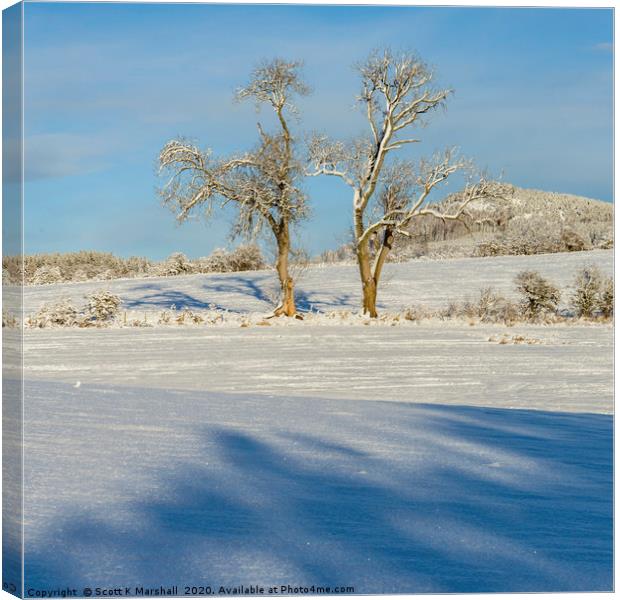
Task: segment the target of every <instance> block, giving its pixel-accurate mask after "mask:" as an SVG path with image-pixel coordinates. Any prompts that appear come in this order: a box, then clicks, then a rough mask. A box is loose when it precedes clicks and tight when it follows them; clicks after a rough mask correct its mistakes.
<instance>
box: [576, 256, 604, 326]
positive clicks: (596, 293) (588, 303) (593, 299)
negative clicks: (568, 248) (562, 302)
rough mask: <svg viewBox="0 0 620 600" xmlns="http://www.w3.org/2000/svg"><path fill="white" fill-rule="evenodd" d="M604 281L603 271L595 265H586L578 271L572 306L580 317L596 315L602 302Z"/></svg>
mask: <svg viewBox="0 0 620 600" xmlns="http://www.w3.org/2000/svg"><path fill="white" fill-rule="evenodd" d="M602 283H603V279H602V277H601V272H600V271H599V270H598V269H597V268H596V267H594V266H588V267H585V268H583V269H581V271H579V272H578V273H577V276H576V277H575V281H574V291H573V293H572V295H571V297H570V306H571V308H572V309H574V311H575V314H576V315H577V316H578V317H592V316H594V311H595V310H597V308H598V306H599V303H600V296H601V286H602Z"/></svg>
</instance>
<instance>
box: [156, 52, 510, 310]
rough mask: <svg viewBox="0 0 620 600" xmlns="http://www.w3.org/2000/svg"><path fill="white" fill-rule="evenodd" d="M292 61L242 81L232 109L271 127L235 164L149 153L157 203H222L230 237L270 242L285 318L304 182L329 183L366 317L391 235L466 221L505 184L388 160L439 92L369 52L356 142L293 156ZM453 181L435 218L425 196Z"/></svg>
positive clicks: (178, 209) (438, 102)
mask: <svg viewBox="0 0 620 600" xmlns="http://www.w3.org/2000/svg"><path fill="white" fill-rule="evenodd" d="M301 67H302V64H301V62H298V61H285V60H282V59H275V60H272V61H269V62H264V63H262V64H261V65H259V66H258V67H257V68H256V69H255V70H254V72H253V73H252V76H251V79H250V82H249V83H248V84H247V85H246V86H245V87H242V88H240V89H239V90H238V91H237V98H238V99H240V100H252V101H254V102H255V103H257V105H259V106H267V107H270V108H271V109H272V110H273V111H274V113H275V115H276V117H277V120H276V123H277V128H276V130H275V131H273V132H266V131H265V130H264V129H263V127H262V126H261V125H260V123H259V124H258V141H257V144H256V146H255V147H254V148H253V149H252V150H249V151H248V152H245V153H244V154H241V155H238V156H232V157H228V158H221V157H217V156H214V155H213V153H212V151H211V150H201V149H200V148H198V147H197V146H195V145H193V144H191V143H190V142H188V141H187V140H185V139H175V140H171V141H169V142H168V143H167V144H166V145H165V146H164V147H163V149H162V151H161V153H160V155H159V170H160V174H161V175H162V176H165V179H164V184H163V185H162V187H161V189H160V192H161V195H162V198H163V202H164V204H165V205H167V206H168V207H169V208H170V209H171V210H172V211H173V212H174V213H175V215H176V217H177V219H178V220H179V221H184V220H185V219H186V218H188V217H189V216H190V215H191V214H192V213H193V212H195V211H203V212H204V214H205V215H206V216H207V217H208V216H209V215H210V214H211V213H212V211H213V210H214V209H216V208H221V207H223V206H225V205H227V204H233V205H234V207H235V208H236V211H235V214H236V220H235V222H234V224H233V230H232V232H231V233H232V235H233V236H246V237H255V236H257V235H259V234H261V233H267V234H268V235H273V237H274V239H275V242H276V247H277V259H276V264H275V268H276V271H277V274H278V278H279V281H280V287H281V298H280V302H279V304H278V306H277V307H276V309H275V311H274V315H275V316H288V317H293V316H296V315H297V311H296V307H295V282H294V280H293V277H292V276H291V271H290V268H289V260H290V255H291V227H292V226H293V225H294V224H295V223H297V222H299V221H301V220H303V219H305V218H307V217H308V199H307V197H306V195H305V194H304V193H303V191H302V189H301V181H302V180H303V178H304V177H315V176H331V177H337V178H340V179H341V180H342V181H343V182H344V183H345V184H346V185H348V186H349V187H350V188H351V198H352V226H353V231H354V243H355V254H356V257H357V262H358V266H359V274H360V281H361V289H362V294H361V299H362V302H361V305H362V309H363V312H364V313H365V314H367V315H369V316H370V317H376V316H377V290H378V287H379V282H380V280H381V272H382V269H383V266H384V264H385V262H386V259H387V257H388V255H389V253H390V251H391V249H392V245H393V243H394V239H395V236H398V235H405V236H407V235H409V231H408V230H409V229H410V226H411V223H412V222H413V221H414V220H415V219H416V218H417V217H420V216H423V215H431V216H434V217H436V218H438V219H443V220H457V219H461V218H463V217H464V216H466V215H467V214H468V213H467V207H468V205H470V203H472V202H474V201H476V200H481V199H491V200H496V199H500V198H505V197H507V196H508V195H509V194H510V193H511V188H510V186H507V185H505V184H501V183H498V182H496V181H492V180H489V179H488V178H487V177H485V176H484V175H481V174H478V173H476V171H475V170H474V168H473V165H472V164H471V163H470V162H469V161H467V160H465V159H463V158H461V157H460V156H459V155H458V154H457V152H456V150H455V149H448V150H446V151H444V152H442V153H438V154H435V155H434V156H432V157H431V158H429V159H425V160H421V161H418V162H417V163H414V162H412V161H410V160H406V159H402V158H399V156H398V155H399V153H400V154H402V152H399V151H401V150H402V149H403V148H405V147H406V146H408V145H410V144H415V143H418V142H419V141H420V140H418V139H415V138H413V137H411V135H412V132H413V131H415V130H416V128H417V126H418V125H419V122H420V120H421V117H423V116H424V115H426V114H428V113H431V112H433V111H434V110H435V109H437V108H439V107H440V106H442V105H443V104H444V103H445V101H446V99H447V97H448V96H449V95H450V93H451V90H447V89H438V88H436V87H435V86H434V82H433V73H432V71H431V70H430V69H429V68H428V67H427V66H426V65H425V64H424V63H423V62H422V61H421V60H420V59H418V58H417V57H416V56H415V55H414V54H412V53H402V54H394V53H392V52H391V51H389V50H384V51H375V52H373V53H371V54H370V56H369V57H368V58H367V60H366V61H365V62H364V63H363V64H361V65H360V66H359V67H358V72H359V76H360V80H361V91H360V93H359V95H358V96H357V101H358V103H359V104H360V106H361V109H362V110H363V113H364V115H365V117H366V118H367V121H368V134H367V135H365V136H362V137H359V138H357V139H354V140H353V141H350V142H347V143H344V142H340V141H334V140H331V139H329V138H328V137H327V136H323V135H314V136H313V137H312V138H311V139H309V140H308V141H307V142H306V143H305V144H304V147H303V148H300V144H299V143H298V140H297V138H296V136H295V135H293V133H292V132H291V129H290V125H289V123H290V120H291V119H290V117H291V114H292V113H295V112H296V108H295V100H296V98H297V97H299V96H305V95H308V94H309V91H310V90H309V88H308V86H307V85H306V84H305V83H304V81H303V79H302V76H301ZM457 172H459V173H461V175H463V177H464V182H463V187H462V190H461V191H460V192H459V193H458V194H455V195H453V197H452V200H451V202H449V203H447V204H446V203H442V210H441V211H440V210H438V209H437V206H436V205H435V206H434V205H433V204H432V203H431V202H430V200H431V192H432V191H433V190H434V189H435V188H436V187H437V186H439V185H440V184H442V183H444V182H445V181H446V180H447V179H448V177H450V175H452V174H453V173H457Z"/></svg>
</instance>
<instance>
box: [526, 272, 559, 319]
mask: <svg viewBox="0 0 620 600" xmlns="http://www.w3.org/2000/svg"><path fill="white" fill-rule="evenodd" d="M515 283H516V285H517V290H518V291H519V292H520V294H521V296H522V305H521V306H522V310H523V314H524V315H525V316H526V317H527V318H536V317H539V316H541V315H543V314H545V313H550V312H555V311H556V310H557V307H558V303H559V302H560V290H558V288H557V287H555V286H554V285H553V284H552V283H550V282H549V281H547V280H546V279H545V278H544V277H542V275H540V273H538V272H536V271H522V272H521V273H519V274H518V275H517V277H516V278H515Z"/></svg>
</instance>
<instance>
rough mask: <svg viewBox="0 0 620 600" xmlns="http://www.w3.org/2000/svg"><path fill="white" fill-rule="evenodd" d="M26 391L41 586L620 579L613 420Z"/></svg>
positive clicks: (284, 400) (403, 585)
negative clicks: (615, 572)
mask: <svg viewBox="0 0 620 600" xmlns="http://www.w3.org/2000/svg"><path fill="white" fill-rule="evenodd" d="M26 393H27V395H28V406H27V409H26V440H27V446H26V452H27V457H28V460H27V463H26V473H25V477H26V489H27V490H28V494H27V496H26V507H25V509H26V514H27V524H26V565H27V566H26V581H27V585H28V587H31V588H35V589H54V588H55V587H65V586H69V587H75V588H78V589H79V590H81V589H82V588H83V587H84V586H90V587H95V586H108V587H116V586H136V585H144V586H159V585H178V586H180V588H181V586H184V585H190V586H191V585H195V586H201V585H203V586H212V587H213V588H214V591H217V590H218V589H219V586H227V585H235V584H244V585H250V584H254V585H256V584H259V585H263V586H270V585H278V586H279V585H291V586H300V585H301V586H311V585H316V586H353V587H354V588H355V591H356V592H357V593H385V592H410V593H411V592H473V591H480V592H482V591H517V590H519V591H541V590H547V591H559V590H609V589H611V586H612V530H611V518H612V479H611V460H612V420H611V417H610V416H607V415H594V414H569V413H563V412H543V411H532V410H507V409H498V408H495V409H491V408H476V407H467V406H437V405H426V404H410V403H394V402H377V401H374V402H373V401H371V402H358V401H356V400H331V399H330V400H326V399H318V398H311V397H308V398H299V399H295V400H291V399H290V398H289V397H287V396H266V397H265V396H258V395H256V394H240V395H233V394H224V393H221V392H219V393H214V392H207V391H193V390H173V389H165V390H164V389H150V390H148V389H143V388H130V387H119V386H115V385H96V384H92V385H91V384H87V385H82V386H80V387H79V388H74V387H72V386H71V385H68V384H65V383H50V382H27V390H26ZM419 399H420V400H422V399H423V396H421V397H420V398H419ZM181 589H182V588H181Z"/></svg>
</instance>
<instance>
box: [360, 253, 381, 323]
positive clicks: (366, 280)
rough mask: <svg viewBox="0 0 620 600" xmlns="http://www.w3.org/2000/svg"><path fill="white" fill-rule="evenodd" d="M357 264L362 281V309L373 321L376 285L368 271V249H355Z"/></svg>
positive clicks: (375, 313) (375, 312)
mask: <svg viewBox="0 0 620 600" xmlns="http://www.w3.org/2000/svg"><path fill="white" fill-rule="evenodd" d="M357 264H358V266H359V269H360V278H361V280H362V308H363V313H364V314H365V315H369V316H370V317H372V318H373V319H374V318H376V317H377V284H376V282H375V279H374V277H373V276H372V271H371V269H370V253H369V251H368V247H362V248H358V249H357Z"/></svg>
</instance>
